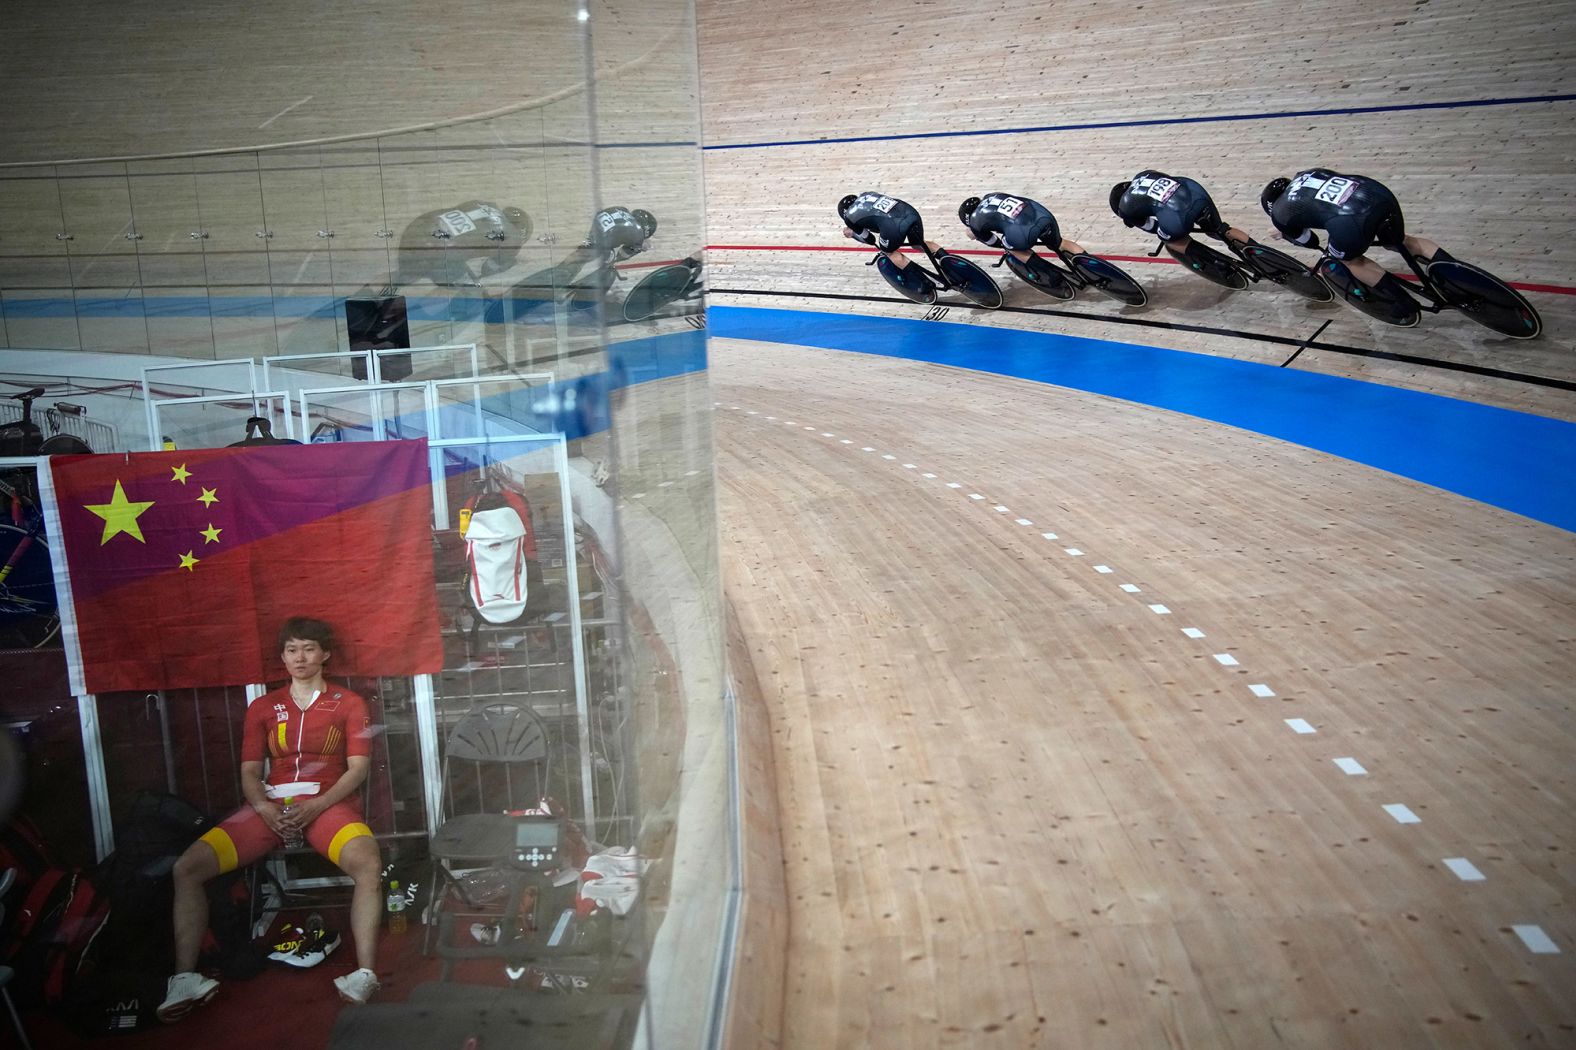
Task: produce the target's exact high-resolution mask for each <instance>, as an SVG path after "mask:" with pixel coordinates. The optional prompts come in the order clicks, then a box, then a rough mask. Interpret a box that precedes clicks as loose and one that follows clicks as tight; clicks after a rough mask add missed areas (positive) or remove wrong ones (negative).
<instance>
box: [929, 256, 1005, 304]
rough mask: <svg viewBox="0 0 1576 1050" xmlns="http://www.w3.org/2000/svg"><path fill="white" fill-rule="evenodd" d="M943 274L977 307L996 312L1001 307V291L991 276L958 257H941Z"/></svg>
mask: <svg viewBox="0 0 1576 1050" xmlns="http://www.w3.org/2000/svg"><path fill="white" fill-rule="evenodd" d="M941 272H942V274H943V275H944V276H945V277H946V278H947V280H948V281H951V282H952V287H954V288H956V289H957V290H958V291H960V292H962V293H963V295H964V297H965V298H967V299H968V300H969V301H970V302H972V303H973V304H974V305H975V306H983V307H984V308H985V309H987V310H994V309H996V308H997V307H998V306H1000V305H1001V289H1000V288H998V287H997V286H996V282H995V281H993V280H991V277H990V274H988V273H986V272H985V271H984V270H982V269H980V268H979V267H978V266H975V265H974V264H973V263H971V262H969V261H968V260H967V259H964V258H961V257H959V256H956V255H943V256H942V257H941Z"/></svg>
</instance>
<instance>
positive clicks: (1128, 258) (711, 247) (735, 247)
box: [706, 244, 1576, 295]
mask: <svg viewBox="0 0 1576 1050" xmlns="http://www.w3.org/2000/svg"><path fill="white" fill-rule="evenodd" d="M706 250H707V251H709V252H870V251H874V250H875V249H874V248H870V247H867V246H865V245H858V246H852V245H842V244H708V245H707V246H706ZM947 250H948V251H950V252H951V253H952V254H954V255H1000V254H1001V252H1000V251H998V250H995V249H990V248H984V249H982V248H948V249H947ZM903 251H904V252H905V253H907V254H909V255H913V254H915V253H916V252H917V249H915V248H904V249H903ZM1100 258H1102V259H1110V260H1111V261H1112V262H1131V263H1163V264H1165V265H1167V266H1175V265H1176V264H1177V261H1176V260H1175V259H1162V258H1154V259H1151V258H1150V257H1149V256H1147V255H1102V256H1100ZM1396 276H1398V277H1401V278H1404V279H1405V280H1408V281H1416V280H1417V277H1416V276H1415V275H1413V274H1409V273H1403V274H1397V275H1396ZM1508 283H1509V284H1510V286H1511V287H1512V288H1516V289H1519V290H1520V291H1523V292H1544V293H1546V294H1548V295H1576V288H1571V287H1567V286H1565V285H1562V284H1529V283H1527V282H1525V281H1510V282H1508Z"/></svg>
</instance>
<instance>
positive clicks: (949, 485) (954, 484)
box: [947, 481, 963, 489]
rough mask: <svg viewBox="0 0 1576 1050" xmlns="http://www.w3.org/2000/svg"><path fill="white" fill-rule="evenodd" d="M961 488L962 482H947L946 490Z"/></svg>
mask: <svg viewBox="0 0 1576 1050" xmlns="http://www.w3.org/2000/svg"><path fill="white" fill-rule="evenodd" d="M962 487H963V484H962V482H958V481H949V482H947V488H949V489H960V488H962Z"/></svg>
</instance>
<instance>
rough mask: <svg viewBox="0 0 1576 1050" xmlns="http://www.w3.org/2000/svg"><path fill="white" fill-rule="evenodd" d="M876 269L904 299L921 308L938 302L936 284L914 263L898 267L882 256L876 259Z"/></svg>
mask: <svg viewBox="0 0 1576 1050" xmlns="http://www.w3.org/2000/svg"><path fill="white" fill-rule="evenodd" d="M876 269H877V270H880V271H881V276H882V277H883V278H884V279H885V280H886V283H887V284H890V285H891V286H892V287H893V288H896V289H897V290H898V291H899V292H901V293H902V294H903V296H904V298H907V299H912V300H914V302H916V303H919V304H920V305H921V306H929V305H930V304H931V303H934V302H935V301H936V282H935V281H932V280H931V279H930V277H929V275H927V274H926V273H924V272H923V271H921V270H920V268H919V267H918V266H916V265H914V264H912V263H910V264H909V265H908V266H898V265H897V264H896V263H894V262H893V261H892V260H891V259H888V258H887V257H886V256H885V255H882V256H880V257H878V258H877V259H876Z"/></svg>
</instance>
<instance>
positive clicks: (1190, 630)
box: [1182, 627, 1204, 638]
mask: <svg viewBox="0 0 1576 1050" xmlns="http://www.w3.org/2000/svg"><path fill="white" fill-rule="evenodd" d="M1182 633H1183V634H1185V635H1187V636H1188V637H1189V638H1202V637H1204V632H1203V631H1201V630H1199V629H1198V628H1197V627H1184V628H1182Z"/></svg>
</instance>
